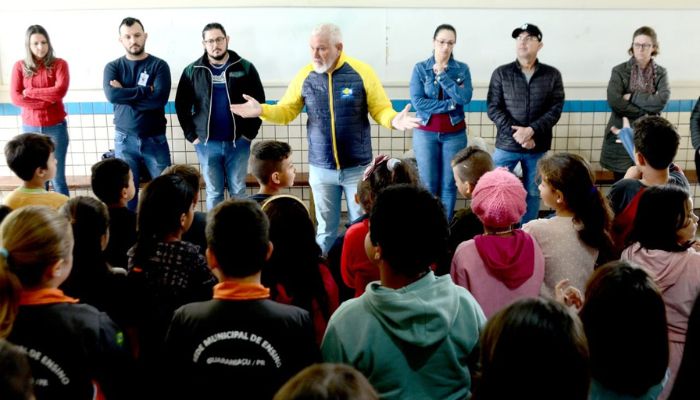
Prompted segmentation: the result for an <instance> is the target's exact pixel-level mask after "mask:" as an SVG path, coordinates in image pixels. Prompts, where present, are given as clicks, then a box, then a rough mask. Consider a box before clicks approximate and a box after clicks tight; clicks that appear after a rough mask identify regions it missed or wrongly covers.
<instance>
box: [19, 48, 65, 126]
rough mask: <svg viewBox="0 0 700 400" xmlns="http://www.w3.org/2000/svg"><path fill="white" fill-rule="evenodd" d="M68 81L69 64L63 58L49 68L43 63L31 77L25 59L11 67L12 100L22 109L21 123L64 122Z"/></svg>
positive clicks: (37, 124)
mask: <svg viewBox="0 0 700 400" xmlns="http://www.w3.org/2000/svg"><path fill="white" fill-rule="evenodd" d="M69 81H70V77H69V75H68V63H66V62H65V61H64V60H62V59H60V58H57V59H56V60H55V61H54V64H53V66H52V67H51V68H50V69H47V68H46V67H44V65H43V63H42V64H40V65H39V70H38V71H37V72H36V73H35V74H34V75H32V76H30V77H27V76H24V61H22V60H20V61H17V62H16V63H15V66H14V68H13V69H12V80H11V83H10V96H11V97H12V103H14V105H16V106H18V107H21V108H22V123H23V124H25V125H31V126H42V127H44V126H52V125H56V124H58V123H60V122H61V121H63V120H64V119H65V118H66V110H65V109H64V107H63V97H65V95H66V92H67V91H68V83H69ZM23 91H25V93H24V94H22V92H23Z"/></svg>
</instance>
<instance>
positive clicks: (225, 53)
mask: <svg viewBox="0 0 700 400" xmlns="http://www.w3.org/2000/svg"><path fill="white" fill-rule="evenodd" d="M227 54H228V51H223V52H221V54H219V55H218V56H213V55H211V54H207V55H208V56H209V58H211V59H212V60H216V61H221V60H223V59H224V58H226V55H227Z"/></svg>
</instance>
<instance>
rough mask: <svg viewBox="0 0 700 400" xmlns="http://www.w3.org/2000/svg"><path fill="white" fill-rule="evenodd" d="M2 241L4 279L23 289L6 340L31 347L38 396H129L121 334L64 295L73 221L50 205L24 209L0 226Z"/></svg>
mask: <svg viewBox="0 0 700 400" xmlns="http://www.w3.org/2000/svg"><path fill="white" fill-rule="evenodd" d="M0 241H1V244H0V274H1V275H5V274H14V275H16V276H17V278H18V280H19V282H20V284H21V285H22V291H21V294H20V300H19V305H20V307H19V312H18V313H17V318H16V319H15V322H14V326H13V328H12V332H11V334H10V336H9V337H8V340H9V341H11V342H12V343H15V344H17V345H19V346H22V347H23V348H24V349H26V351H27V354H28V355H29V362H30V364H31V369H32V375H33V376H34V391H35V393H36V396H37V398H39V399H41V398H46V399H92V398H101V396H104V397H106V398H110V399H111V398H114V399H121V398H124V399H126V398H131V397H129V392H130V390H131V385H128V384H126V385H125V384H124V383H125V382H130V381H131V379H132V378H131V376H130V375H131V373H132V370H133V365H132V363H131V356H130V354H129V351H128V347H127V345H126V342H125V339H124V334H123V333H122V331H121V330H120V329H119V328H118V327H117V325H115V324H114V322H112V320H111V319H110V318H109V317H108V316H107V314H104V313H101V312H99V311H98V310H97V309H95V308H94V307H92V306H90V305H87V304H78V299H75V298H72V297H69V296H66V295H65V294H64V293H63V291H61V290H60V289H58V287H59V286H60V285H61V284H62V283H63V282H64V281H65V280H66V278H68V276H69V274H70V272H71V268H72V251H73V234H72V232H71V226H70V223H69V221H68V219H66V218H65V217H64V216H62V215H59V214H58V213H56V211H54V210H51V209H49V208H48V207H41V206H28V207H23V208H21V209H19V210H16V211H13V212H12V213H11V214H10V215H8V216H7V218H6V219H5V221H3V223H2V225H0Z"/></svg>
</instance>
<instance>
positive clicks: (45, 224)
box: [0, 206, 73, 337]
mask: <svg viewBox="0 0 700 400" xmlns="http://www.w3.org/2000/svg"><path fill="white" fill-rule="evenodd" d="M0 246H1V248H0V337H4V336H6V335H7V334H8V333H9V331H10V329H11V327H12V323H13V322H14V317H15V316H16V314H17V308H18V306H19V294H20V289H21V288H28V289H31V288H33V287H36V286H39V285H41V283H42V281H43V278H44V274H45V272H46V269H47V268H48V267H49V266H51V265H53V264H55V263H56V262H58V261H59V260H61V259H64V260H70V259H71V253H72V251H73V233H72V229H71V227H70V224H69V222H68V220H67V219H66V218H65V217H63V216H61V215H59V214H58V213H56V211H54V210H52V209H50V208H48V207H42V206H27V207H23V208H21V209H19V210H16V211H13V212H11V213H10V214H9V215H8V216H7V217H6V218H5V220H4V221H3V222H2V225H0Z"/></svg>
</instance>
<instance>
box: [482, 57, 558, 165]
mask: <svg viewBox="0 0 700 400" xmlns="http://www.w3.org/2000/svg"><path fill="white" fill-rule="evenodd" d="M486 103H487V105H488V116H489V118H490V119H491V121H493V122H494V123H495V124H496V128H497V134H496V147H497V148H499V149H501V150H506V151H512V152H518V153H523V152H532V153H540V152H544V151H547V150H549V149H550V148H551V146H552V128H553V127H554V125H555V124H556V123H557V121H559V117H560V116H561V111H562V108H564V85H563V83H562V80H561V74H560V73H559V71H558V70H557V69H556V68H554V67H550V66H549V65H546V64H542V63H540V62H539V61H537V62H536V64H535V73H534V74H533V75H532V78H530V83H529V84H528V82H527V80H526V79H525V75H524V74H523V73H522V71H521V69H520V64H519V63H518V61H517V60H516V61H515V62H512V63H510V64H506V65H502V66H500V67H498V68H496V70H495V71H493V75H492V76H491V83H490V84H489V92H488V95H487V96H486ZM513 125H518V126H525V127H527V126H529V127H531V128H532V129H534V131H535V135H534V136H533V139H534V140H535V148H534V149H531V150H527V149H524V148H523V147H522V146H521V145H520V144H519V143H518V142H516V141H515V139H513V129H512V128H511V126H513Z"/></svg>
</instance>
